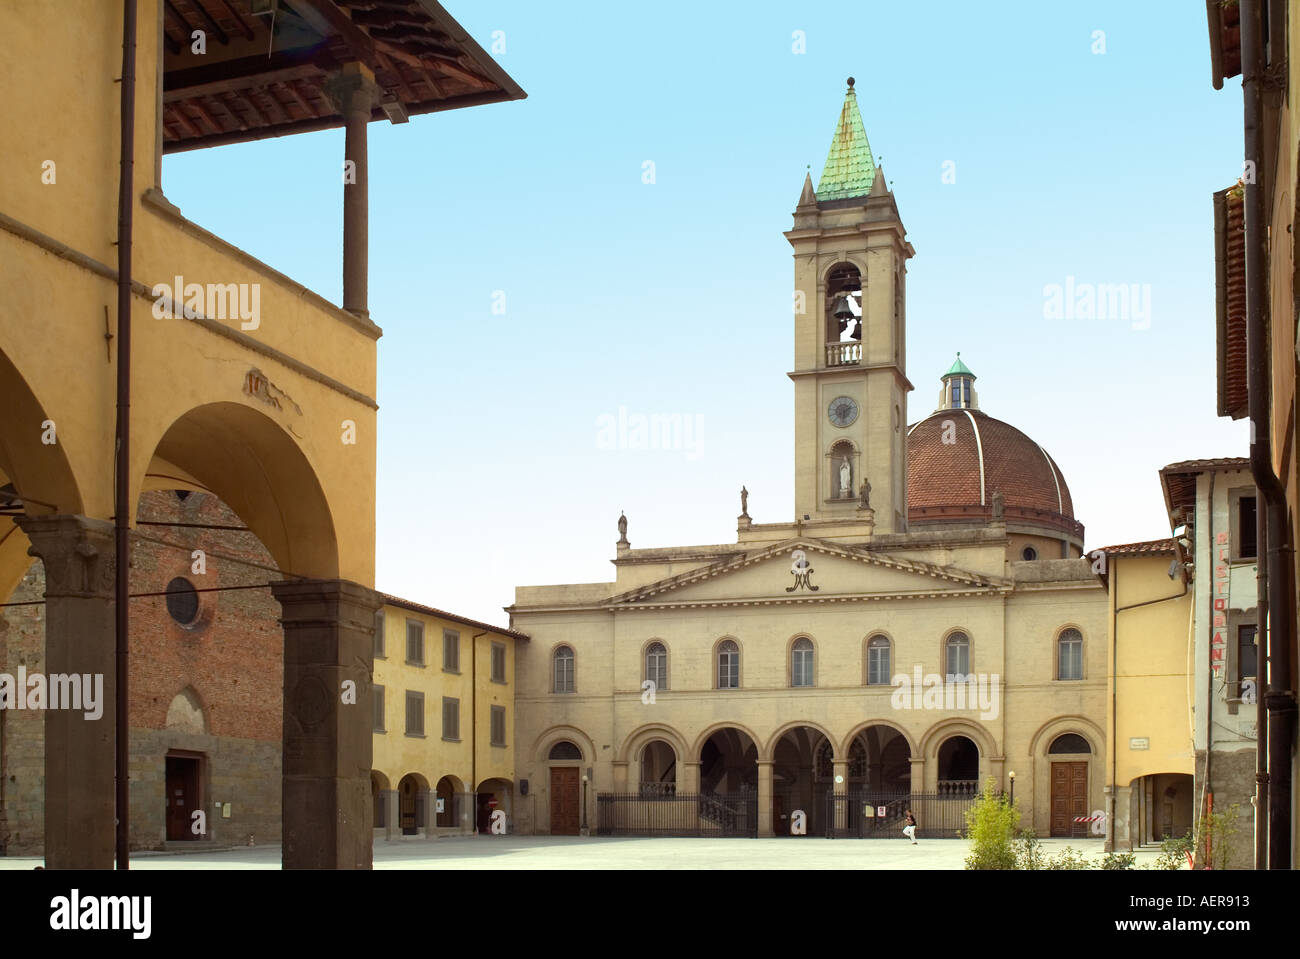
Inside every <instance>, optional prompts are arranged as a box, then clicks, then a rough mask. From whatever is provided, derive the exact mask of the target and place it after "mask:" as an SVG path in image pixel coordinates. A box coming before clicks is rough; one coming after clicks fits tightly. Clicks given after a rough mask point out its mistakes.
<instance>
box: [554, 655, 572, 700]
mask: <svg viewBox="0 0 1300 959" xmlns="http://www.w3.org/2000/svg"><path fill="white" fill-rule="evenodd" d="M573 689H574V685H573V650H572V649H570V648H569V647H568V646H561V647H559V648H558V649H556V650H555V692H557V693H571V692H573Z"/></svg>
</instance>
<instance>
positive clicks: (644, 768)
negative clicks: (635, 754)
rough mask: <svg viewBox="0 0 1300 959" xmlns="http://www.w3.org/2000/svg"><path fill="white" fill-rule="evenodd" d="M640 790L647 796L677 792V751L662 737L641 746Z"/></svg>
mask: <svg viewBox="0 0 1300 959" xmlns="http://www.w3.org/2000/svg"><path fill="white" fill-rule="evenodd" d="M639 765H640V778H639V780H638V790H637V791H638V792H639V793H640V794H641V795H642V796H645V797H653V796H674V795H676V794H677V753H676V751H674V749H673V747H672V746H671V745H670V744H669V743H666V742H664V741H663V740H662V739H652V740H651V741H650V742H648V743H646V744H645V746H643V747H642V748H641V761H640V763H639Z"/></svg>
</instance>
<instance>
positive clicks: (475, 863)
mask: <svg viewBox="0 0 1300 959" xmlns="http://www.w3.org/2000/svg"><path fill="white" fill-rule="evenodd" d="M1066 846H1073V847H1074V848H1075V849H1077V850H1079V851H1081V852H1083V853H1084V854H1086V855H1087V857H1088V858H1089V859H1090V860H1100V859H1101V858H1102V856H1103V855H1104V852H1103V849H1102V840H1101V839H1045V840H1043V852H1044V854H1046V855H1049V856H1053V855H1056V854H1058V853H1060V852H1061V851H1062V850H1064V849H1065V847H1066ZM969 849H970V844H969V842H967V841H966V840H964V839H930V840H925V839H922V840H920V841H919V842H918V844H917V845H915V846H913V845H912V844H911V843H909V842H907V841H906V840H905V839H825V838H821V837H808V838H803V839H624V838H605V837H591V838H583V837H576V836H465V837H456V838H452V839H406V840H401V841H397V842H383V841H380V842H377V843H375V868H376V869H762V870H769V869H962V868H963V867H964V866H963V861H964V860H965V858H966V855H967V853H968V851H969ZM1159 851H1160V850H1159V848H1158V847H1154V846H1149V847H1146V848H1144V849H1139V850H1137V864H1138V865H1139V866H1142V865H1146V864H1148V863H1150V862H1152V861H1154V860H1155V858H1156V856H1157V855H1158V854H1159ZM38 865H41V860H40V859H39V858H32V857H9V858H4V857H0V870H4V869H32V868H33V867H35V866H38ZM131 868H132V869H279V868H280V847H279V846H278V845H268V846H256V847H253V848H247V847H236V848H234V849H225V850H213V851H210V852H185V853H176V854H172V853H150V852H140V853H135V854H133V855H132V857H131Z"/></svg>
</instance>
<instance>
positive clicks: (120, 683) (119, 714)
mask: <svg viewBox="0 0 1300 959" xmlns="http://www.w3.org/2000/svg"><path fill="white" fill-rule="evenodd" d="M135 33H136V0H123V3H122V81H121V82H122V89H121V93H122V110H121V112H122V130H121V141H122V157H121V174H120V178H119V180H118V190H117V429H116V437H115V440H116V445H115V450H114V453H115V462H114V478H113V485H114V489H113V514H114V515H113V519H114V521H115V529H114V547H115V548H114V566H115V568H114V584H113V585H114V593H113V613H114V620H115V622H114V645H115V648H116V653H117V663H116V665H117V670H116V677H115V684H114V696H115V697H116V704H115V705H116V709H115V713H114V735H115V739H116V744H115V745H116V752H117V755H116V778H117V782H116V787H117V788H116V793H115V803H116V808H117V837H116V838H117V868H118V869H129V868H130V836H131V828H130V799H131V795H130V789H129V786H130V782H129V780H128V778H127V776H128V774H129V772H130V767H129V762H128V759H129V755H130V742H129V740H128V736H129V735H130V711H129V707H130V701H129V699H128V695H129V693H128V687H127V649H128V647H127V638H128V635H129V633H128V630H129V628H130V617H129V612H130V598H129V597H130V589H129V582H128V574H129V573H130V555H129V550H130V540H129V538H128V537H129V536H130V532H131V504H130V494H131V226H132V219H131V218H132V213H133V211H134V204H135Z"/></svg>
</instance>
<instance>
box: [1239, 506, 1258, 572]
mask: <svg viewBox="0 0 1300 959" xmlns="http://www.w3.org/2000/svg"><path fill="white" fill-rule="evenodd" d="M1255 533H1256V527H1255V497H1253V496H1243V497H1241V499H1239V500H1237V549H1236V554H1237V558H1238V559H1255V558H1256V556H1257V555H1258V553H1259V550H1258V548H1257V547H1256V543H1255Z"/></svg>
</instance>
